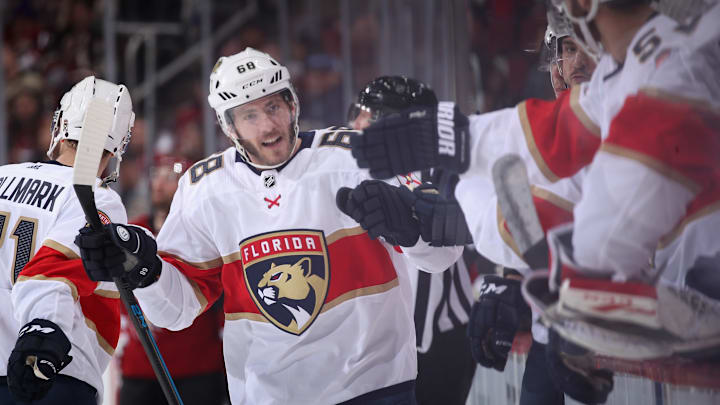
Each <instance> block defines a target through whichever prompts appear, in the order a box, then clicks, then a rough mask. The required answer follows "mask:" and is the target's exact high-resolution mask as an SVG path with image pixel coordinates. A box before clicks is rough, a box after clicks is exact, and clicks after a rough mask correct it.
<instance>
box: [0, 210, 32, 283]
mask: <svg viewBox="0 0 720 405" xmlns="http://www.w3.org/2000/svg"><path fill="white" fill-rule="evenodd" d="M9 220H10V213H9V212H0V248H2V246H3V244H4V243H5V233H6V231H7V224H8V222H9ZM37 228H38V221H37V219H35V218H28V217H20V219H18V221H17V223H16V224H15V228H13V230H12V233H11V234H10V237H11V238H13V239H15V254H14V255H13V263H12V266H11V267H10V268H11V269H12V272H13V273H12V282H13V284H15V281H16V280H17V277H18V275H19V274H20V271H21V270H22V269H23V267H25V265H26V264H27V262H29V261H30V259H31V258H32V256H33V254H34V253H35V236H36V235H37Z"/></svg>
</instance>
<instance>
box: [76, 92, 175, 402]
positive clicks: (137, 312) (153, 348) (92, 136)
mask: <svg viewBox="0 0 720 405" xmlns="http://www.w3.org/2000/svg"><path fill="white" fill-rule="evenodd" d="M112 120H113V106H112V105H111V104H109V103H108V102H106V101H104V100H100V99H93V100H91V101H90V103H89V105H88V109H87V112H86V113H85V120H84V122H83V130H82V135H81V136H80V140H79V141H78V145H77V152H76V154H75V164H74V167H73V188H74V189H75V194H76V195H77V197H78V200H79V201H80V205H81V206H82V209H83V212H84V213H85V218H86V219H87V222H88V224H90V226H91V227H92V228H93V229H94V230H97V231H102V229H103V224H102V222H101V221H100V217H99V216H98V211H97V207H96V206H95V192H94V190H95V181H96V179H97V173H98V167H99V166H100V159H101V158H102V153H103V150H104V149H105V148H104V146H105V140H106V139H107V136H108V135H107V134H108V133H110V128H111V126H112ZM129 257H132V256H129ZM113 281H114V282H115V285H116V286H117V289H118V292H120V301H122V303H123V304H124V305H125V309H126V310H127V313H128V317H129V318H130V319H131V320H132V323H133V326H134V327H135V331H136V332H137V335H138V338H139V339H140V343H142V346H143V349H145V354H146V355H147V357H148V360H150V365H151V366H152V368H153V371H155V376H156V377H157V379H158V382H159V383H160V386H161V387H162V390H163V393H164V394H165V398H166V399H167V401H168V404H170V405H182V403H183V402H182V400H181V399H180V394H179V393H178V391H177V388H176V387H175V383H173V380H172V377H170V372H169V371H168V369H167V366H165V361H164V360H163V358H162V355H161V354H160V350H159V349H158V347H157V344H156V343H155V339H153V336H152V334H151V333H150V329H149V328H148V325H147V323H146V322H145V317H144V316H143V312H142V309H141V308H140V305H139V304H138V302H137V299H136V298H135V295H134V294H133V292H132V290H131V289H130V287H129V286H128V284H127V281H125V279H123V278H121V277H113Z"/></svg>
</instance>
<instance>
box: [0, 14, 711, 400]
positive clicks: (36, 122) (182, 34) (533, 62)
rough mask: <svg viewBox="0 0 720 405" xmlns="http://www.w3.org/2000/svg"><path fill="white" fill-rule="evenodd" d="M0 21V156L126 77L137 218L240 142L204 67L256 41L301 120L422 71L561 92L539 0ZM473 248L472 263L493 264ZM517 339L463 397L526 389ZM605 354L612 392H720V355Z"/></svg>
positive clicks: (625, 396) (23, 157) (45, 132)
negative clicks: (88, 81)
mask: <svg viewBox="0 0 720 405" xmlns="http://www.w3.org/2000/svg"><path fill="white" fill-rule="evenodd" d="M0 24H2V26H1V29H0V36H1V37H0V43H1V44H2V52H0V62H1V63H0V69H1V70H0V164H6V163H15V162H23V161H40V160H44V159H46V156H45V152H46V150H47V148H48V144H49V141H50V125H51V120H52V113H53V111H54V110H55V108H56V107H57V105H58V103H59V99H60V97H61V96H62V94H63V93H64V92H66V91H68V90H69V89H70V87H72V85H73V84H74V83H76V82H77V81H79V80H80V79H82V78H83V77H85V76H87V75H91V74H95V75H97V76H99V77H100V78H103V79H106V80H109V81H113V82H116V83H123V84H125V85H127V86H128V88H129V89H130V93H131V95H132V97H133V106H134V110H135V113H136V115H137V118H136V121H135V128H134V131H133V137H132V142H131V143H130V147H129V149H128V151H127V152H126V154H125V156H124V158H123V164H122V166H121V175H120V181H119V183H118V184H116V185H114V186H113V187H114V188H115V189H116V190H117V191H118V192H119V193H120V194H121V197H122V198H123V200H124V202H125V205H126V207H127V210H128V217H130V218H134V217H138V216H141V215H147V214H148V212H149V210H150V201H151V199H150V196H149V189H150V187H149V181H150V180H149V179H150V178H151V176H150V166H151V165H152V163H153V161H154V159H155V157H156V156H158V155H173V156H179V157H182V158H185V159H187V160H189V161H195V160H198V159H201V158H203V157H204V156H207V155H209V154H211V153H213V152H216V151H218V150H222V149H225V148H227V147H228V146H230V143H229V141H228V140H227V139H226V138H225V137H224V136H223V135H222V132H221V131H220V128H219V127H218V126H217V124H216V122H215V118H214V113H213V112H212V111H211V110H210V108H209V106H208V104H207V101H206V100H207V99H206V97H207V88H208V77H209V73H210V71H211V69H212V67H213V65H214V63H215V61H216V60H217V58H218V57H220V56H222V55H231V54H234V53H237V52H239V51H241V50H243V49H244V48H245V47H248V46H250V47H254V48H256V49H259V50H261V51H264V52H267V53H269V54H271V55H272V56H273V57H275V58H276V59H277V60H278V61H280V63H282V64H284V65H286V66H287V67H288V69H289V70H290V73H291V75H292V81H293V83H294V85H295V87H296V89H297V92H298V96H299V98H300V124H301V128H302V129H314V128H325V127H328V126H332V125H343V124H345V123H346V114H347V111H348V107H349V104H350V103H351V101H352V100H353V98H354V97H355V96H356V94H357V93H358V92H359V91H360V90H361V89H362V88H363V87H364V86H365V84H366V83H367V82H369V81H370V80H372V79H374V78H375V77H377V76H380V75H397V74H404V75H407V76H410V77H414V78H416V79H419V80H421V81H424V82H425V83H427V84H429V85H430V86H431V87H432V88H433V89H434V90H435V92H436V93H437V95H438V97H439V98H440V99H441V100H442V99H446V100H448V99H451V100H456V101H457V102H458V103H459V104H460V106H461V109H462V110H463V112H465V113H466V114H469V113H473V112H477V111H480V112H484V111H491V110H496V109H499V108H503V107H509V106H513V105H515V104H516V103H517V102H518V101H520V100H522V99H525V98H528V97H540V98H547V99H551V98H553V92H552V88H551V86H550V81H549V77H548V73H547V72H541V71H540V70H539V65H540V55H539V53H538V50H539V49H540V45H541V43H542V37H543V33H544V31H545V26H546V20H545V6H544V2H543V1H541V0H262V1H261V0H122V1H121V0H0ZM478 263H480V262H477V263H471V265H470V267H471V271H472V272H474V274H477V273H482V272H486V270H487V269H486V268H487V267H488V266H490V267H492V265H491V264H489V263H484V262H483V263H480V264H478ZM481 267H482V268H481ZM483 269H484V270H483ZM490 271H493V269H492V268H490ZM523 339H524V340H523ZM523 339H519V342H520V343H521V344H519V345H518V347H517V348H515V347H514V349H513V355H512V358H511V361H510V362H509V366H508V367H507V368H506V370H505V372H504V373H499V372H496V371H494V370H489V369H484V368H480V367H479V368H478V371H477V373H476V375H475V379H474V384H473V388H472V391H471V393H470V397H469V398H468V403H470V404H501V403H508V404H514V403H517V402H518V399H519V390H520V381H521V377H522V373H523V368H524V363H525V358H526V353H527V347H528V342H529V336H524V338H523ZM523 342H525V343H524V346H523V344H522V343H523ZM605 366H607V367H610V368H612V369H614V370H616V372H617V374H616V378H615V386H616V388H615V390H614V391H613V393H612V395H611V398H610V399H609V400H608V403H612V404H648V405H650V404H653V405H657V404H670V403H679V404H690V403H692V404H718V403H720V402H719V401H720V400H718V398H720V395H718V392H720V391H719V390H720V385H719V384H718V381H720V376H719V374H718V370H717V369H716V368H714V369H710V370H708V369H703V368H698V367H695V366H693V365H692V364H687V363H682V362H676V361H672V362H669V363H647V364H646V363H642V364H634V363H633V364H626V363H622V362H619V363H613V364H610V365H605ZM111 372H112V368H111ZM107 392H108V393H110V392H112V390H110V389H108V390H107ZM108 395H110V394H108ZM107 403H112V400H110V401H108V402H107ZM569 403H570V404H574V402H572V401H571V402H569Z"/></svg>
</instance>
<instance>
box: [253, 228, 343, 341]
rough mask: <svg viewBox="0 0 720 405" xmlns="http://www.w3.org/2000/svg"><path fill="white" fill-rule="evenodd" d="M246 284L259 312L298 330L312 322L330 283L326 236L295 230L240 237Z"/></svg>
mask: <svg viewBox="0 0 720 405" xmlns="http://www.w3.org/2000/svg"><path fill="white" fill-rule="evenodd" d="M240 252H241V255H242V263H243V272H244V273H245V286H246V287H247V289H248V292H249V293H250V295H251V296H252V298H253V301H255V305H256V306H257V308H258V310H260V313H262V314H263V315H264V316H265V318H267V319H268V320H269V321H270V322H272V323H273V324H274V325H275V326H277V327H278V328H280V329H282V330H284V331H285V332H288V333H292V334H294V335H300V334H302V333H303V332H304V331H305V330H307V328H308V327H309V326H310V325H311V324H312V322H313V321H314V320H315V318H316V317H317V315H318V314H319V313H320V309H321V308H322V306H323V303H324V302H325V297H326V295H327V291H328V286H329V284H330V267H329V261H328V253H327V246H326V243H325V235H324V234H323V232H322V231H315V230H308V229H297V230H288V231H281V232H271V233H266V234H261V235H256V236H253V237H251V238H248V239H245V240H244V241H242V242H240Z"/></svg>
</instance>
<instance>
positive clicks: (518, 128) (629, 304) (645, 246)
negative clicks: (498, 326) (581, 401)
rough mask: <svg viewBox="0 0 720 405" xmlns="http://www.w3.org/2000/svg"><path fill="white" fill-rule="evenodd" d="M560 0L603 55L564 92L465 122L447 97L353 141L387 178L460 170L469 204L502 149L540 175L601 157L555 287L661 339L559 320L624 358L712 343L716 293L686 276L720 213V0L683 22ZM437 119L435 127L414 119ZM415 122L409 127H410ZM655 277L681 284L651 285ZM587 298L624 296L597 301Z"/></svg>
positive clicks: (709, 245)
mask: <svg viewBox="0 0 720 405" xmlns="http://www.w3.org/2000/svg"><path fill="white" fill-rule="evenodd" d="M556 3H557V4H558V5H562V6H563V8H564V10H565V11H566V14H568V17H569V18H571V19H572V21H573V23H574V24H575V25H576V26H578V27H579V28H580V31H581V32H580V35H578V34H577V33H576V35H577V36H578V40H580V38H582V39H583V41H580V42H581V43H583V46H585V47H586V49H588V50H589V51H590V52H594V53H595V54H596V55H602V57H601V59H600V61H599V62H598V66H597V69H596V70H595V72H594V74H593V76H592V78H591V80H590V82H588V83H585V84H583V85H581V86H579V87H576V89H577V90H576V89H575V88H574V89H572V90H571V91H570V92H568V94H563V95H561V96H560V98H559V99H558V100H557V101H555V102H542V101H538V100H527V101H525V102H523V103H521V104H519V105H518V107H516V108H514V109H508V110H502V111H497V112H494V113H489V114H483V115H479V116H474V117H472V122H471V123H470V131H469V133H468V130H467V128H468V127H467V126H464V125H463V121H464V120H463V118H462V117H461V116H460V113H459V111H458V110H457V109H453V108H452V105H448V104H442V103H441V104H440V109H439V111H438V113H437V117H439V118H438V119H437V120H436V119H434V117H432V116H431V117H430V118H427V117H428V116H430V115H434V112H430V114H429V115H426V117H424V118H423V117H421V115H422V114H418V112H417V111H413V113H412V116H409V115H406V117H405V118H397V119H396V120H395V121H394V122H392V121H391V120H386V121H385V122H378V123H377V124H376V127H375V128H373V127H370V128H368V129H367V130H366V131H365V136H363V137H356V138H355V139H354V141H353V143H354V147H353V153H354V154H355V155H356V157H358V158H359V160H360V164H361V165H362V166H370V167H371V173H373V174H374V175H376V176H379V177H384V176H387V175H389V174H392V173H393V172H399V173H402V172H405V171H407V170H414V169H419V168H422V167H424V166H427V165H435V166H443V167H447V168H451V169H454V170H457V171H461V172H465V174H463V175H461V181H460V183H459V184H458V188H457V192H456V196H457V197H458V200H459V201H460V203H461V205H463V206H466V207H467V208H468V210H469V209H472V207H473V206H474V205H475V204H476V201H475V199H472V200H470V199H469V198H468V197H469V196H471V195H472V192H471V191H470V188H468V186H470V185H471V184H472V182H473V181H474V180H476V179H483V178H484V179H487V177H488V172H489V169H490V167H491V166H492V163H493V162H494V161H495V160H496V159H497V158H498V157H499V156H501V155H503V154H506V153H517V154H519V155H520V156H521V157H523V158H524V159H525V161H526V162H527V165H528V170H529V172H530V178H531V182H533V183H536V184H547V183H550V182H554V181H557V179H559V178H562V177H568V176H571V175H573V174H575V173H577V171H578V170H580V169H581V168H582V167H586V166H587V165H588V164H589V163H590V162H591V161H592V165H591V166H590V168H589V169H588V174H587V176H585V179H584V181H583V187H582V190H583V193H582V198H581V200H580V202H579V203H578V204H577V205H576V206H575V208H574V218H575V222H574V228H573V229H574V232H573V234H572V236H571V240H572V243H571V245H572V248H573V253H572V254H570V253H568V251H567V247H569V246H570V245H569V244H567V245H566V244H561V243H557V244H555V246H556V247H557V248H558V249H559V252H560V251H566V253H563V254H562V264H563V265H565V270H567V269H568V268H569V267H572V268H573V271H558V272H557V273H556V274H557V278H552V279H551V287H552V288H553V289H555V288H557V289H559V292H560V301H559V306H558V307H559V308H562V309H564V310H565V311H575V312H576V313H578V312H579V313H582V314H584V315H585V316H587V317H590V318H592V319H603V320H610V321H623V322H629V323H632V324H635V325H639V326H641V327H643V328H645V329H646V330H647V331H648V333H650V334H651V335H652V336H654V337H655V339H650V340H648V339H636V338H635V337H636V335H632V334H631V332H630V331H628V330H626V329H618V328H615V329H613V330H611V331H610V333H617V334H619V335H621V336H617V335H616V336H615V338H613V339H608V338H607V336H608V335H607V334H605V332H606V330H605V329H598V328H592V327H591V328H577V329H575V330H574V331H572V332H571V331H568V330H567V327H568V325H571V326H575V325H577V324H576V323H571V324H567V323H565V324H560V323H556V328H557V329H558V330H561V331H562V333H564V335H565V336H566V337H568V338H572V339H573V340H574V341H576V342H578V343H581V344H583V345H585V346H587V347H589V348H592V349H593V350H595V351H597V352H600V353H603V354H612V355H615V356H621V357H623V356H628V357H638V356H642V357H645V358H648V357H658V356H664V355H668V354H672V353H674V352H684V351H695V350H700V349H702V348H704V347H708V346H714V345H715V344H716V343H715V340H714V339H716V338H717V337H718V336H719V335H720V330H719V329H718V328H719V327H720V326H718V325H720V323H719V322H717V321H716V320H717V317H718V315H719V314H720V311H718V308H717V303H716V302H711V301H708V300H707V296H706V295H702V294H698V293H697V291H692V290H687V289H686V288H685V284H686V283H685V280H686V276H687V274H686V273H687V271H688V270H689V269H690V268H692V267H693V264H694V263H695V262H696V261H697V260H698V259H699V258H701V257H713V256H715V254H716V252H717V251H718V250H720V246H718V243H717V242H716V241H714V240H713V239H712V238H710V237H709V235H710V234H711V232H712V231H711V229H716V227H717V224H715V222H717V221H720V216H719V215H717V214H716V213H715V211H713V209H712V207H714V205H713V204H715V203H716V201H717V199H716V197H715V194H714V193H715V191H714V190H715V188H714V187H715V186H714V184H715V183H716V176H717V174H716V173H717V165H718V163H719V160H718V158H717V156H720V153H718V152H720V145H718V139H720V137H718V136H717V135H718V128H719V126H718V118H717V115H716V112H715V111H714V109H717V106H718V104H720V99H719V98H718V94H720V80H718V75H717V72H716V70H715V68H714V66H715V61H716V60H717V58H718V56H719V52H720V50H719V49H718V46H717V43H718V41H717V39H718V36H719V34H720V33H719V32H718V31H719V29H718V26H717V24H716V23H715V22H716V21H717V18H718V16H719V15H720V6H717V5H715V6H713V7H712V8H710V9H708V10H707V11H706V12H705V13H703V14H702V15H697V16H696V17H694V18H692V19H689V20H687V21H684V22H683V23H682V24H679V23H677V22H676V21H673V20H672V19H670V18H668V17H666V16H663V15H658V14H657V13H655V12H654V10H653V9H652V8H650V6H649V4H648V3H647V2H645V1H642V0H628V1H619V0H612V1H601V0H592V1H590V0H588V1H577V0H575V1H571V2H570V1H569V2H560V1H559V0H558V1H556ZM560 3H562V4H560ZM571 6H572V7H571ZM568 10H570V11H572V13H570V12H568ZM597 100H601V102H599V103H598V102H597ZM410 117H412V118H410ZM403 121H404V122H403ZM431 121H432V122H433V124H432V128H436V129H434V130H430V131H425V130H424V128H423V129H420V128H418V127H420V126H422V125H421V124H420V123H421V122H431ZM396 123H397V125H396ZM408 123H410V125H411V126H414V128H412V132H413V134H412V135H411V134H410V133H408V131H407V130H403V129H402V128H403V126H404V125H407V124H408ZM436 124H439V125H436ZM453 124H454V127H453ZM388 133H390V134H393V135H391V136H389V137H388ZM417 133H421V134H429V136H428V137H422V136H420V137H418V136H415V134H417ZM498 133H503V135H504V136H497V134H498ZM689 133H692V134H693V136H687V135H686V134H689ZM411 136H413V139H414V140H415V144H414V145H412V146H411V151H410V152H408V151H407V150H405V151H403V152H402V153H397V152H395V153H393V152H394V151H393V152H390V154H391V155H393V158H391V159H387V158H386V156H389V154H386V152H387V151H389V150H390V151H391V150H392V149H391V148H392V145H400V144H404V140H405V139H406V138H410V137H411ZM421 138H422V139H428V140H432V141H431V142H427V143H426V142H422V141H420V139H421ZM378 145H391V146H390V147H384V148H383V147H378ZM428 148H429V149H428ZM470 156H472V161H471V162H470V160H469V157H470ZM420 162H422V164H420ZM393 166H395V167H393ZM465 211H466V212H467V210H465ZM468 219H469V220H470V218H468ZM471 225H472V224H471ZM471 229H472V226H471ZM560 240H563V239H562V238H560ZM698 241H703V242H702V243H698ZM551 245H552V244H551ZM554 257H555V258H557V259H561V256H559V255H555V256H554ZM651 259H652V260H651ZM558 263H560V260H558ZM571 263H572V264H571ZM558 269H559V270H560V267H558ZM660 276H662V277H663V279H664V280H665V281H667V282H668V283H670V284H672V286H668V285H666V284H665V283H660V284H657V285H656V284H655V281H656V280H657V279H658V278H659V277H660ZM566 280H567V281H566ZM574 280H575V281H574ZM560 287H562V288H560ZM699 287H700V288H703V286H699ZM705 287H707V286H705ZM708 295H709V294H708ZM589 298H592V299H596V300H600V301H602V302H610V303H612V302H617V300H619V299H622V300H623V303H624V304H623V305H611V306H606V305H596V304H593V303H592V302H588V301H586V299H589ZM697 302H702V303H703V305H702V306H700V307H698V306H697V305H695V303H697ZM697 308H700V309H702V310H696V309H697ZM680 314H682V315H680ZM562 319H566V318H562ZM558 322H559V321H558ZM563 325H564V326H563ZM600 330H602V332H600ZM663 336H670V338H667V339H666V338H664V337H663Z"/></svg>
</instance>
